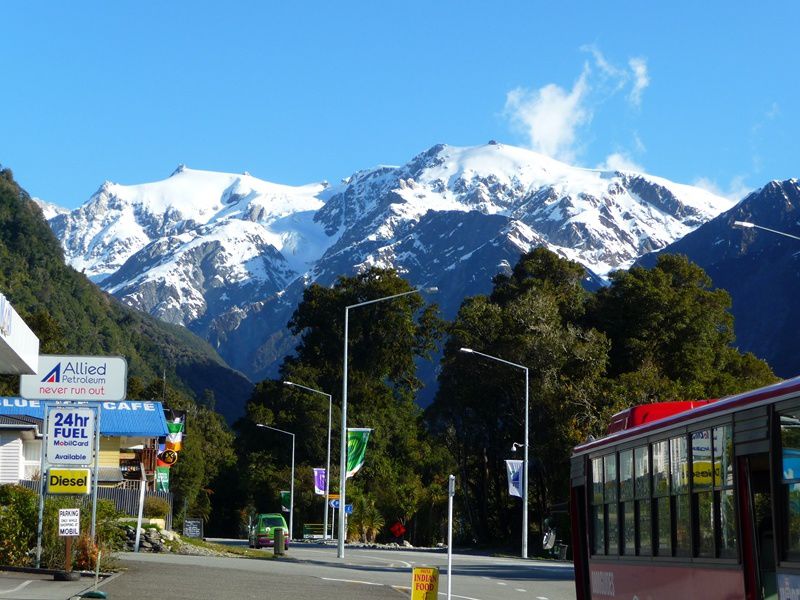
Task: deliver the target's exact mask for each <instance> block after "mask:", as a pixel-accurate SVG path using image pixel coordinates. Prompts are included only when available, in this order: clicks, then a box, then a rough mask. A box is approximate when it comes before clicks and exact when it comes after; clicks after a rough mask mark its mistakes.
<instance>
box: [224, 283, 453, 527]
mask: <svg viewBox="0 0 800 600" xmlns="http://www.w3.org/2000/svg"><path fill="white" fill-rule="evenodd" d="M411 290H412V288H411V287H410V286H409V284H408V282H406V281H405V280H403V279H402V278H400V277H399V276H398V275H397V274H396V273H395V272H394V271H392V270H383V269H370V270H367V271H365V272H364V273H362V274H360V275H358V276H355V277H341V278H339V280H338V281H337V282H336V284H335V285H334V286H333V287H332V288H325V287H322V286H318V285H312V286H310V287H309V288H308V289H307V290H306V291H305V293H304V296H303V301H302V302H301V304H300V305H299V306H298V308H297V310H296V311H295V313H294V315H293V317H292V319H291V321H290V323H289V328H290V330H291V332H292V333H293V334H294V335H296V336H299V338H300V342H299V344H298V346H297V349H296V353H295V355H294V356H292V357H289V358H287V359H286V360H285V361H284V363H283V365H282V366H281V369H280V373H281V379H282V380H290V381H293V382H296V383H301V384H303V385H306V386H308V387H311V388H314V389H318V390H322V391H324V392H326V393H330V394H332V395H333V397H334V415H333V423H334V431H333V444H332V456H331V466H332V471H333V472H332V473H331V474H330V481H331V489H332V490H335V489H336V488H335V486H336V482H337V481H338V469H337V468H336V466H337V465H338V463H339V451H338V450H339V442H340V439H341V437H340V436H341V428H340V426H339V423H340V415H341V413H340V410H341V393H340V390H341V377H342V358H343V344H344V312H345V307H346V306H351V305H354V304H358V303H360V302H364V301H368V300H372V299H379V298H385V297H387V296H392V295H395V294H402V293H404V292H408V291H411ZM440 335H441V322H440V321H439V318H438V316H437V309H436V307H435V306H426V305H425V302H424V299H423V298H422V297H421V296H420V295H419V294H409V295H407V296H403V297H400V298H395V299H392V300H388V301H385V302H377V303H375V304H371V305H367V306H362V307H359V308H357V309H354V310H353V311H351V313H350V319H349V332H348V340H349V344H348V346H349V376H348V426H349V427H370V428H372V429H373V432H372V434H371V436H370V441H369V446H368V450H367V462H366V464H365V466H364V468H363V469H362V470H361V471H359V473H358V475H357V476H356V477H354V478H353V479H351V480H350V481H349V482H348V490H349V493H348V497H352V498H357V497H359V496H362V495H365V496H366V495H368V496H370V497H371V498H374V501H375V506H376V509H377V510H378V511H380V513H381V514H382V515H383V518H384V519H385V520H386V522H387V523H388V522H390V521H391V522H392V523H393V522H394V521H395V520H398V519H399V520H402V521H410V520H412V519H413V518H414V516H415V514H416V513H417V511H418V509H419V507H420V505H421V503H423V502H424V501H425V500H426V499H427V498H428V494H427V491H426V487H427V486H428V485H429V483H430V482H431V481H432V480H433V478H434V474H433V473H431V471H430V470H428V469H427V468H426V466H428V465H430V461H431V460H434V461H436V460H441V458H442V456H441V454H440V453H437V452H433V451H431V448H430V445H429V443H428V440H427V439H426V438H425V436H424V432H423V430H422V428H421V421H420V417H421V411H420V409H419V408H418V407H417V405H416V404H415V402H414V401H415V395H416V392H417V391H418V390H419V388H420V387H421V382H420V380H419V379H418V377H417V375H416V365H415V360H418V359H425V358H429V356H430V354H431V352H432V351H433V350H434V349H435V347H436V340H437V339H438V338H439V336H440ZM256 422H262V423H267V424H271V425H274V426H275V427H278V428H280V429H284V430H286V431H291V432H292V433H295V435H296V440H297V448H296V463H297V467H296V468H297V472H298V476H301V474H303V473H307V475H305V476H307V477H308V479H307V482H308V483H309V484H310V481H311V468H312V467H321V466H323V465H324V459H325V454H326V443H327V423H328V405H327V402H326V401H325V399H324V398H323V397H322V396H318V395H315V394H309V393H306V392H302V391H299V390H297V389H293V388H288V387H286V386H284V385H282V383H281V380H267V381H264V382H261V383H260V384H258V386H256V390H255V392H254V394H253V397H252V399H251V401H250V402H249V404H248V414H247V418H246V419H245V420H244V421H243V422H240V423H239V425H238V429H239V431H240V444H241V453H242V456H243V457H244V458H243V460H244V463H245V464H243V465H242V466H241V468H240V472H242V473H244V474H246V475H245V477H247V479H248V483H247V487H248V488H249V489H250V490H251V499H252V500H251V501H252V504H253V505H254V506H256V507H259V506H263V505H264V504H265V502H264V501H263V500H262V498H263V495H262V494H260V492H264V493H266V494H267V496H269V497H270V498H274V497H275V494H276V491H277V489H276V487H280V486H279V485H278V486H276V485H275V483H274V481H276V480H278V481H283V482H288V473H287V472H286V471H288V470H287V469H286V468H285V467H283V466H281V465H288V461H289V455H288V453H287V452H286V447H287V445H288V444H287V443H286V442H285V441H284V440H282V439H280V434H276V435H275V436H271V435H268V434H269V431H268V430H263V429H262V430H256V429H255V426H254V423H256ZM283 489H288V488H286V487H283ZM298 489H308V487H307V486H303V488H299V487H298V486H297V484H296V485H295V490H298ZM270 501H271V500H268V501H267V502H266V504H269V502H270ZM318 503H319V499H316V500H315V499H314V498H312V496H311V495H307V496H303V495H300V494H297V493H296V497H295V507H296V509H298V511H299V516H300V520H301V521H306V520H308V519H310V520H311V522H315V523H319V522H321V520H322V519H321V511H322V508H321V505H319V504H318ZM295 520H296V521H297V520H298V517H297V516H296V517H295ZM375 522H377V520H375Z"/></svg>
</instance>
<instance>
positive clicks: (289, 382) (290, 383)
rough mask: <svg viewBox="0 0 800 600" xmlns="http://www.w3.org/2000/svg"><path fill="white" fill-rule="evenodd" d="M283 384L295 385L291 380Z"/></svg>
mask: <svg viewBox="0 0 800 600" xmlns="http://www.w3.org/2000/svg"><path fill="white" fill-rule="evenodd" d="M283 385H288V386H293V385H294V383H292V382H291V381H284V382H283Z"/></svg>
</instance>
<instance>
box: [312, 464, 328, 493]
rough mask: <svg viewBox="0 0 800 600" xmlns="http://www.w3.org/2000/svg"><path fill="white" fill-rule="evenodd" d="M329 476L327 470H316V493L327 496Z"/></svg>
mask: <svg viewBox="0 0 800 600" xmlns="http://www.w3.org/2000/svg"><path fill="white" fill-rule="evenodd" d="M326 478H327V475H326V474H325V469H314V493H315V494H318V495H320V496H324V495H325V480H326Z"/></svg>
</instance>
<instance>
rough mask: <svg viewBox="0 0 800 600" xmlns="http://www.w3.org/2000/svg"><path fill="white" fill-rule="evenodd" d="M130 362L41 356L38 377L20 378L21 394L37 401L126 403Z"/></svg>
mask: <svg viewBox="0 0 800 600" xmlns="http://www.w3.org/2000/svg"><path fill="white" fill-rule="evenodd" d="M127 380H128V363H127V362H126V361H125V359H124V358H122V357H121V356H48V355H44V354H42V355H40V356H39V370H38V371H37V372H36V374H35V375H22V376H20V384H19V394H20V396H22V397H23V398H30V399H34V400H109V401H115V400H124V399H125V392H126V386H127Z"/></svg>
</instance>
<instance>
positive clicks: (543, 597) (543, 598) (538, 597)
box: [519, 590, 550, 600]
mask: <svg viewBox="0 0 800 600" xmlns="http://www.w3.org/2000/svg"><path fill="white" fill-rule="evenodd" d="M519 591H520V592H522V591H523V590H519ZM536 600H550V599H549V598H548V597H547V596H536Z"/></svg>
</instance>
